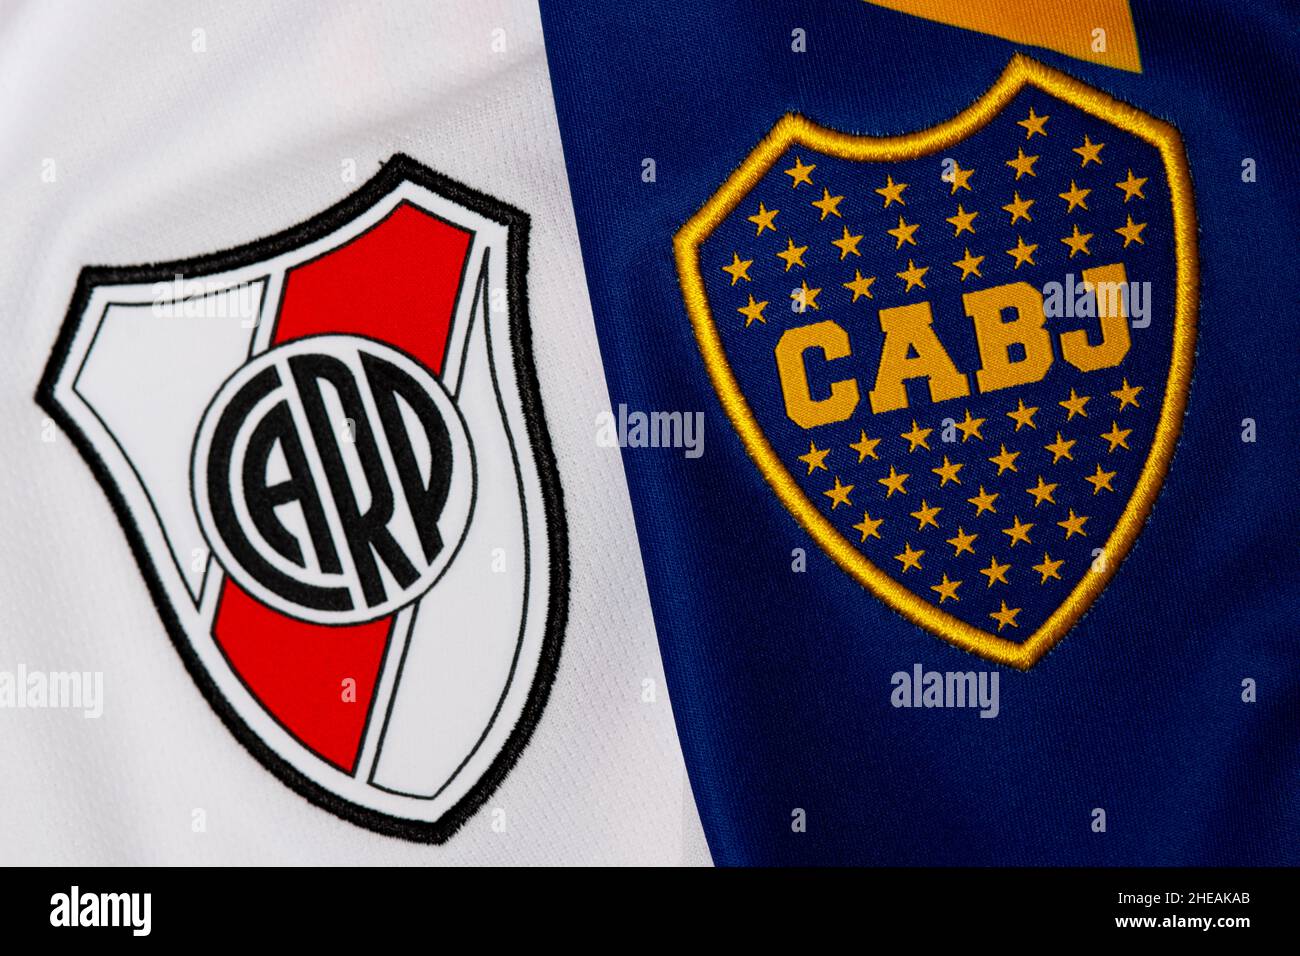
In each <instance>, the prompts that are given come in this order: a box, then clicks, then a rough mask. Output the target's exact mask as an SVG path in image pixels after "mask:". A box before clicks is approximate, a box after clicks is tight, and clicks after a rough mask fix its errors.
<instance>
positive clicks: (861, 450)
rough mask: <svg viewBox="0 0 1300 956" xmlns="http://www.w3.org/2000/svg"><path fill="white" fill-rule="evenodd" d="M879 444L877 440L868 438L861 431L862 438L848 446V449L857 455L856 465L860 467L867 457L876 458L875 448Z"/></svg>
mask: <svg viewBox="0 0 1300 956" xmlns="http://www.w3.org/2000/svg"><path fill="white" fill-rule="evenodd" d="M859 431H861V429H859ZM879 444H880V439H879V438H868V437H867V433H866V432H865V431H863V432H862V437H861V438H859V439H858V440H857V441H855V442H854V443H853V444H851V445H849V447H850V448H852V449H853V450H854V451H856V452H857V453H858V464H859V465H860V464H862V463H863V462H864V461H866V460H867V457H868V456H870V457H872V458H876V457H877V456H876V446H877V445H879Z"/></svg>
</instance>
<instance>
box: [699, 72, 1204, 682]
mask: <svg viewBox="0 0 1300 956" xmlns="http://www.w3.org/2000/svg"><path fill="white" fill-rule="evenodd" d="M1026 85H1033V86H1036V87H1038V88H1039V89H1042V90H1044V91H1046V92H1048V93H1051V94H1053V95H1054V96H1056V97H1059V98H1060V99H1062V100H1064V101H1065V102H1067V103H1070V104H1072V105H1074V106H1076V107H1078V108H1080V109H1082V110H1084V111H1085V112H1088V113H1091V114H1092V115H1094V116H1096V117H1098V118H1100V119H1102V120H1104V121H1105V122H1108V123H1110V124H1112V125H1114V126H1116V127H1118V128H1120V129H1122V130H1125V131H1127V132H1129V133H1132V134H1134V135H1136V136H1138V137H1139V138H1141V139H1143V140H1145V141H1146V142H1148V143H1151V144H1152V145H1154V146H1155V147H1156V148H1157V149H1159V150H1160V154H1161V157H1162V159H1163V160H1164V164H1165V171H1166V174H1167V176H1168V180H1169V190H1170V197H1171V201H1172V206H1173V221H1174V236H1175V253H1174V255H1175V260H1176V267H1177V279H1176V282H1175V305H1174V336H1173V351H1172V356H1171V360H1170V368H1169V379H1168V384H1167V387H1166V389H1165V396H1164V401H1163V404H1162V406H1161V409H1160V418H1159V421H1158V423H1157V425H1156V433H1155V438H1154V439H1153V441H1152V446H1151V450H1150V453H1149V454H1148V456H1147V459H1146V461H1145V463H1144V464H1143V466H1142V471H1141V474H1140V475H1139V477H1138V481H1137V485H1136V487H1135V489H1134V492H1133V495H1132V497H1131V498H1130V499H1129V501H1128V504H1127V505H1126V507H1125V509H1124V512H1123V514H1122V515H1121V516H1120V518H1119V520H1118V522H1116V525H1115V528H1114V529H1113V531H1112V532H1111V535H1110V537H1109V539H1108V540H1107V541H1106V544H1105V554H1106V556H1107V561H1106V562H1105V564H1104V567H1103V569H1102V570H1100V571H1093V572H1090V573H1088V574H1086V575H1085V576H1084V578H1083V580H1082V581H1080V583H1079V584H1078V585H1077V586H1076V587H1075V588H1074V590H1073V591H1072V592H1071V593H1070V594H1069V595H1068V596H1067V597H1066V599H1065V600H1064V601H1062V603H1061V605H1060V606H1059V607H1058V608H1057V609H1056V610H1055V611H1054V612H1053V613H1052V614H1051V616H1050V617H1048V619H1047V620H1046V621H1045V622H1044V623H1043V624H1042V626H1041V627H1039V628H1038V630H1037V631H1035V632H1034V633H1033V634H1032V635H1030V636H1029V637H1028V638H1027V639H1026V640H1024V641H1023V642H1020V643H1017V642H1014V641H1010V640H1006V639H1004V638H1000V637H997V636H996V635H994V634H991V633H989V632H987V631H983V630H981V629H979V628H976V627H973V626H971V625H970V624H967V623H966V622H965V621H962V620H960V619H958V618H956V617H954V616H952V615H951V614H949V613H947V612H946V611H943V610H940V608H939V607H937V606H935V605H933V604H930V603H929V602H927V601H926V600H924V599H923V598H920V597H918V596H916V595H914V594H912V593H911V592H910V591H909V590H908V589H907V588H905V587H903V586H902V585H901V584H898V583H897V582H895V581H894V580H893V579H891V578H890V577H889V576H888V575H887V574H885V573H884V572H883V571H881V570H880V569H878V568H877V567H876V566H875V565H874V564H873V563H872V562H871V561H869V560H868V559H867V558H866V557H865V556H863V555H862V554H861V553H860V552H859V551H858V550H857V549H856V548H854V547H853V545H852V544H851V543H850V542H849V540H848V539H847V538H846V537H844V535H842V534H841V533H840V532H839V531H838V530H837V529H836V528H835V527H834V526H833V525H832V524H831V522H830V521H829V520H828V519H827V518H826V517H825V516H824V515H823V514H822V513H821V512H820V511H818V510H817V508H816V506H815V505H814V504H813V503H812V501H811V500H809V498H808V496H807V495H805V494H804V492H803V490H802V489H801V488H800V487H799V485H798V484H797V483H796V482H795V480H794V478H793V477H792V476H791V475H790V473H789V471H788V470H787V469H786V467H785V465H784V464H783V463H782V462H781V460H780V458H779V457H778V456H777V454H776V452H775V450H774V449H773V448H772V446H771V445H770V444H769V442H768V440H767V437H766V436H765V435H764V434H763V431H762V428H761V427H760V426H759V424H758V422H757V421H756V420H755V418H754V414H753V412H752V410H751V409H750V407H749V403H748V402H747V401H746V400H745V397H744V395H743V394H742V393H741V390H740V386H739V384H738V383H737V381H736V378H735V374H734V373H733V372H732V369H731V366H730V364H729V363H728V361H727V357H726V353H725V352H724V350H723V346H722V340H721V338H720V337H719V335H718V331H717V328H716V326H715V325H714V322H713V316H712V314H711V311H710V309H709V304H708V299H707V296H706V294H705V291H704V283H703V279H702V276H701V274H700V263H699V249H700V246H701V244H702V243H703V242H704V241H705V240H706V239H707V238H708V237H709V235H710V234H711V233H712V232H713V230H714V229H715V228H716V227H717V225H718V224H719V223H720V222H722V221H723V220H724V219H725V218H726V217H727V216H728V215H729V214H730V213H731V212H732V211H733V210H734V209H735V208H736V206H737V204H738V203H739V202H740V201H741V199H742V198H744V197H745V196H746V195H747V194H748V193H749V192H750V190H751V189H752V188H753V187H754V186H755V185H756V184H757V183H758V181H759V180H760V179H761V178H762V177H763V176H764V175H766V173H767V172H768V171H769V170H770V169H771V167H772V165H773V164H774V163H775V162H776V160H777V159H778V158H779V157H780V156H781V155H782V154H783V153H784V152H785V151H786V150H787V149H788V148H789V147H790V146H791V145H794V144H798V145H800V146H804V147H807V148H809V149H815V150H819V151H821V152H824V153H828V154H831V155H834V156H839V157H842V158H845V159H852V160H860V161H877V162H888V161H892V160H903V159H914V158H916V157H919V156H925V155H929V154H932V153H935V152H937V151H939V150H942V149H944V148H945V147H948V146H951V145H953V144H955V143H957V142H959V141H961V140H964V139H966V138H967V137H969V136H970V135H971V134H973V133H974V132H975V131H976V130H978V129H980V128H982V127H983V126H984V125H986V124H987V123H988V122H989V121H991V120H992V119H993V118H994V117H996V116H997V115H998V114H999V113H1000V112H1001V111H1002V109H1003V107H1005V106H1006V105H1007V103H1009V102H1010V100H1011V99H1012V98H1013V97H1014V96H1015V95H1016V94H1017V93H1018V92H1019V91H1020V90H1021V89H1022V88H1023V87H1024V86H1026ZM673 251H674V257H675V259H676V263H677V273H678V278H679V281H680V282H681V286H682V296H683V299H684V301H685V305H686V311H687V313H688V315H689V317H690V320H691V324H692V327H693V328H694V331H695V337H696V340H697V342H698V343H699V347H700V352H701V355H702V356H703V358H704V363H705V366H706V367H707V369H708V372H709V377H710V379H711V380H712V382H713V385H714V388H715V389H716V391H717V393H718V396H719V398H720V400H721V402H722V407H723V409H724V410H725V411H726V413H727V416H728V417H729V418H730V419H731V422H732V424H733V426H734V427H735V429H736V431H737V433H738V434H739V435H740V438H741V441H742V442H743V444H744V446H745V449H746V451H747V452H748V453H749V455H750V457H751V458H752V459H753V460H754V463H755V464H756V465H757V466H758V468H759V471H760V472H762V474H763V477H764V478H765V479H766V480H767V482H768V484H770V485H771V486H772V489H773V490H774V491H775V492H776V494H777V497H778V498H779V499H780V500H781V502H782V503H783V504H784V505H785V507H786V508H787V509H788V510H789V511H790V512H791V513H792V514H793V515H794V517H795V518H796V520H798V522H799V523H800V524H801V525H802V526H803V527H804V529H805V530H807V531H808V533H809V534H811V535H812V537H813V539H814V540H815V541H817V543H818V544H819V545H820V546H821V547H822V548H823V549H824V550H825V551H826V552H827V553H828V554H830V556H831V557H832V558H833V559H834V560H835V561H836V563H837V564H839V565H840V567H841V568H843V569H844V570H845V571H846V572H848V573H849V574H850V575H851V576H852V577H854V578H855V579H856V580H857V581H859V582H860V583H861V584H863V585H864V586H866V587H867V588H868V589H870V590H871V591H872V592H873V593H874V594H875V595H876V596H877V597H879V598H881V599H882V600H884V601H885V602H886V603H887V604H889V605H890V606H891V607H893V608H895V609H896V610H897V611H899V612H900V613H901V614H903V615H904V616H905V617H906V618H907V619H908V620H910V621H912V622H913V623H915V624H917V625H919V626H921V627H923V628H925V629H927V630H929V631H931V632H933V633H934V634H936V635H938V636H939V637H941V638H943V639H944V640H946V641H948V642H950V643H952V644H954V645H956V646H957V647H960V648H963V649H964V650H967V651H970V652H972V653H974V654H978V655H980V656H982V657H985V658H987V659H988V660H991V661H995V662H997V663H1000V664H1006V665H1009V666H1011V667H1016V668H1019V669H1021V670H1028V669H1029V668H1030V667H1032V666H1033V665H1034V664H1035V663H1037V662H1038V661H1039V660H1040V659H1041V658H1042V657H1043V655H1044V654H1046V653H1047V652H1048V651H1049V650H1050V649H1051V648H1052V647H1053V646H1054V645H1055V644H1056V642H1057V641H1059V640H1060V639H1061V638H1062V637H1064V636H1065V634H1066V633H1067V632H1068V631H1069V630H1070V628H1071V627H1073V625H1074V623H1075V622H1076V621H1077V620H1078V619H1079V617H1080V616H1081V615H1082V614H1083V612H1084V611H1085V610H1087V608H1088V607H1089V606H1090V605H1091V604H1092V602H1093V600H1094V599H1095V598H1096V597H1097V595H1098V594H1100V593H1101V591H1102V590H1103V589H1104V588H1105V587H1106V585H1107V584H1109V582H1110V580H1111V578H1112V577H1113V576H1114V574H1115V572H1116V571H1117V570H1118V568H1119V566H1120V564H1121V563H1122V562H1123V560H1124V558H1125V556H1126V555H1127V554H1128V551H1129V549H1130V548H1131V547H1132V545H1133V542H1134V540H1135V539H1136V538H1137V535H1138V533H1139V532H1140V531H1141V529H1142V526H1143V524H1144V523H1145V521H1146V519H1147V517H1148V515H1149V514H1150V512H1151V508H1152V505H1153V504H1154V502H1155V498H1156V496H1157V494H1158V493H1159V490H1160V487H1161V485H1162V483H1163V482H1164V478H1165V475H1166V473H1167V471H1168V468H1169V462H1170V459H1171V458H1172V457H1173V452H1174V446H1175V444H1176V443H1177V441H1178V435H1179V431H1180V429H1181V426H1182V419H1183V412H1184V410H1185V408H1186V402H1187V391H1188V388H1189V386H1190V383H1191V375H1192V365H1193V360H1194V352H1195V340H1196V294H1197V284H1198V272H1197V258H1196V213H1195V209H1194V207H1193V203H1192V185H1191V177H1190V175H1189V173H1188V170H1187V164H1186V158H1185V154H1184V152H1183V145H1182V139H1181V137H1180V136H1179V135H1178V131H1177V130H1175V129H1174V128H1173V127H1172V126H1170V125H1169V124H1167V123H1164V122H1162V121H1160V120H1158V119H1155V118H1154V117H1152V116H1148V115H1147V114H1145V113H1143V112H1141V111H1140V110H1137V109H1135V108H1134V107H1132V106H1129V105H1128V104H1127V103H1122V102H1120V101H1119V100H1116V99H1114V98H1113V97H1111V96H1108V95H1107V94H1105V93H1103V92H1101V91H1100V90H1097V89H1094V88H1092V87H1090V86H1087V85H1086V84H1084V83H1082V82H1080V81H1078V80H1076V79H1074V78H1073V77H1070V76H1068V75H1066V74H1064V73H1061V72H1059V71H1057V70H1054V69H1052V68H1050V67H1047V66H1045V65H1043V64H1042V63H1039V62H1038V61H1036V60H1033V59H1030V58H1029V57H1026V56H1024V55H1022V54H1016V55H1015V56H1014V57H1012V59H1011V61H1010V62H1009V63H1008V64H1007V68H1006V69H1005V70H1004V71H1003V73H1002V75H1001V76H1000V77H999V78H998V80H997V81H996V82H995V83H994V84H993V86H992V87H991V88H990V89H989V90H988V92H987V93H985V94H984V95H983V96H982V97H981V98H980V99H979V100H977V101H976V102H975V103H974V104H972V105H971V106H970V107H968V108H967V109H966V110H964V111H962V112H961V113H959V114H957V115H956V116H954V117H953V118H952V119H950V120H948V121H946V122H944V123H941V124H939V125H937V126H934V127H931V128H930V129H926V130H920V131H917V132H914V133H908V134H905V135H902V136H892V137H883V138H877V137H869V136H856V135H852V134H848V133H841V132H837V131H835V130H831V129H827V128H826V127H823V126H819V125H817V124H816V123H814V122H812V121H811V120H809V119H807V118H805V117H803V116H800V115H798V114H793V113H792V114H787V115H786V116H784V117H782V118H781V119H780V120H779V121H778V122H777V124H776V125H775V126H774V127H773V128H772V130H771V132H769V133H768V135H767V136H766V137H764V138H763V140H762V141H761V142H760V143H759V144H758V145H757V146H756V147H755V148H754V150H753V151H752V152H751V153H750V154H749V156H748V157H747V158H746V159H745V161H744V162H743V163H741V165H740V166H739V167H738V168H737V169H736V170H735V172H733V173H732V174H731V175H730V176H729V177H728V178H727V180H726V182H724V183H723V184H722V186H721V188H720V189H718V191H717V192H716V193H714V195H713V196H712V197H711V198H710V199H709V200H708V202H706V203H705V204H704V206H703V207H702V208H701V209H700V210H699V212H697V213H696V214H695V215H694V216H692V217H691V218H690V220H688V221H687V222H686V224H685V225H684V226H682V228H681V229H680V230H679V231H678V232H677V234H676V235H675V236H674V237H673Z"/></svg>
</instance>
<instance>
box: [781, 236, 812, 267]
mask: <svg viewBox="0 0 1300 956" xmlns="http://www.w3.org/2000/svg"><path fill="white" fill-rule="evenodd" d="M807 251H808V247H807V246H796V245H795V244H794V240H793V239H787V240H786V247H785V249H784V251H782V252H778V253H777V254H776V257H777V258H778V259H784V260H785V271H786V272H789V271H790V269H791V267H792V266H801V267H803V268H807V266H806V265H805V264H804V261H803V254H804V253H805V252H807Z"/></svg>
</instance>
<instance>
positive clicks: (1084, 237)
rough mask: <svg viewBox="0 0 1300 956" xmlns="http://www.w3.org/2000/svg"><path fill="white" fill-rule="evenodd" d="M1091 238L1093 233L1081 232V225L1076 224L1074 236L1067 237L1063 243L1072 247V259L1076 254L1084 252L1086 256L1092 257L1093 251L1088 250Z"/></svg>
mask: <svg viewBox="0 0 1300 956" xmlns="http://www.w3.org/2000/svg"><path fill="white" fill-rule="evenodd" d="M1091 238H1092V233H1090V232H1079V224H1078V223H1077V222H1076V223H1075V224H1074V234H1073V235H1070V236H1066V237H1065V238H1064V239H1062V240H1061V241H1062V242H1063V243H1065V244H1066V245H1067V246H1069V247H1070V258H1071V259H1073V258H1074V254H1075V253H1076V252H1082V253H1083V254H1084V255H1085V256H1090V255H1092V251H1091V250H1090V249H1089V248H1088V240H1089V239H1091Z"/></svg>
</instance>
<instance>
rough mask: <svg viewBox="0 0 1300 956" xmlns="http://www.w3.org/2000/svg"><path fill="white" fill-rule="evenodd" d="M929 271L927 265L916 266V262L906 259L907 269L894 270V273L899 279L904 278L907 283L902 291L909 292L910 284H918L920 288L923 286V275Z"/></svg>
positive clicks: (910, 289)
mask: <svg viewBox="0 0 1300 956" xmlns="http://www.w3.org/2000/svg"><path fill="white" fill-rule="evenodd" d="M929 271H930V267H929V266H921V267H920V268H917V265H916V263H914V262H913V261H912V260H911V259H908V260H907V269H906V270H905V271H903V272H895V273H894V275H896V276H898V277H899V278H900V279H902V280H904V281H905V282H906V283H907V288H906V289H904V290H903V291H904V292H910V291H912V286H914V285H919V286H920V287H921V288H922V289H924V288H925V280H924V276H925V274H926V273H927V272H929Z"/></svg>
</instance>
